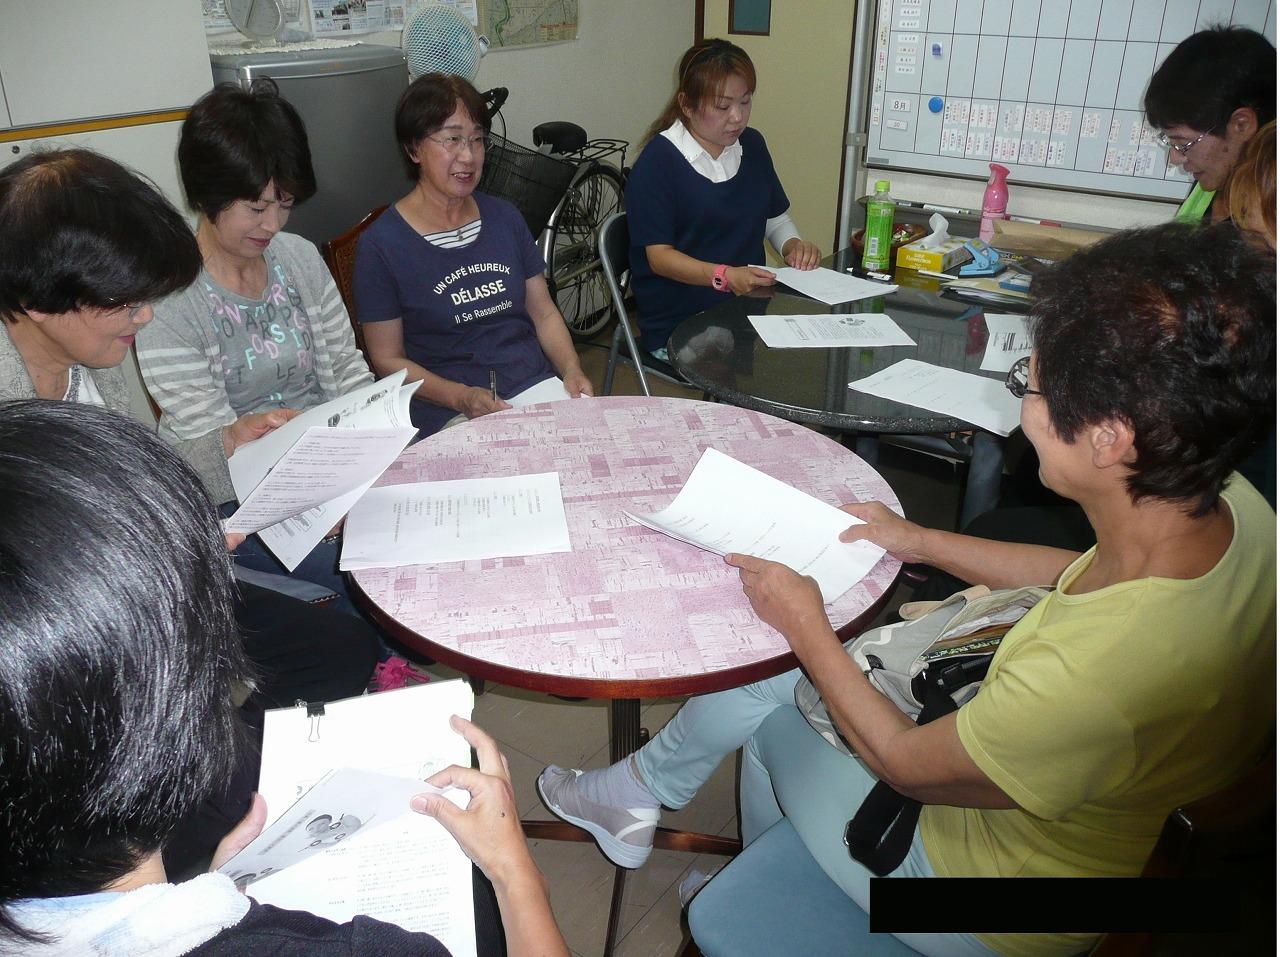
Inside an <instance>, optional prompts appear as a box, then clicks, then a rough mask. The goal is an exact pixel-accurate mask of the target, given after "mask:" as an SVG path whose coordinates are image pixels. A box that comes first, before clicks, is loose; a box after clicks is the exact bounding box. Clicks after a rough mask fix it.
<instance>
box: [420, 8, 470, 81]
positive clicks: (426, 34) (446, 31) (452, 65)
mask: <svg viewBox="0 0 1280 957" xmlns="http://www.w3.org/2000/svg"><path fill="white" fill-rule="evenodd" d="M400 46H401V48H402V49H403V50H404V55H405V59H406V60H407V61H408V63H409V75H410V76H411V77H413V78H414V79H417V78H418V77H420V76H422V75H423V74H424V73H455V74H457V75H458V76H462V77H465V78H466V79H467V80H469V81H471V80H475V78H476V73H477V72H478V71H479V69H480V58H481V57H482V56H484V55H485V52H486V51H487V50H488V49H489V41H488V40H486V39H485V38H484V37H482V36H480V35H478V34H477V33H476V31H475V29H474V28H473V27H472V26H471V24H470V23H469V22H468V21H467V18H466V17H464V16H463V15H462V14H461V13H459V12H458V10H457V9H456V8H454V7H449V6H445V5H444V4H442V3H432V4H428V5H426V6H424V7H422V8H420V9H419V10H418V11H417V12H416V13H415V14H414V15H413V16H412V17H410V18H409V22H408V23H406V24H405V25H404V33H403V34H401V38H400Z"/></svg>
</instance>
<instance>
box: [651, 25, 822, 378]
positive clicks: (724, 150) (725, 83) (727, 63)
mask: <svg viewBox="0 0 1280 957" xmlns="http://www.w3.org/2000/svg"><path fill="white" fill-rule="evenodd" d="M755 89H756V70H755V67H754V66H753V65H752V63H751V58H750V57H749V56H747V54H746V52H745V51H744V50H743V49H742V48H741V47H738V46H735V45H734V44H732V43H729V42H728V41H727V40H703V41H701V42H699V43H695V44H694V45H693V46H692V47H690V48H689V49H688V50H687V51H686V52H685V54H684V56H683V57H681V58H680V82H679V84H678V86H677V88H676V91H675V93H674V94H673V95H672V97H671V101H670V102H669V103H668V104H667V107H666V109H665V110H663V111H662V115H661V116H659V117H658V119H657V120H656V121H655V122H654V124H653V126H651V127H650V128H649V132H648V134H647V135H646V139H647V140H648V145H647V146H645V148H644V151H643V152H642V153H641V154H640V158H639V159H638V160H637V161H636V165H635V168H634V169H633V170H632V171H631V176H630V178H629V179H628V180H627V194H626V200H627V223H628V227H629V230H630V233H631V275H632V277H633V279H634V283H635V291H636V301H637V302H638V304H639V307H640V344H641V346H642V347H643V348H644V349H646V350H647V351H648V352H650V353H651V354H653V355H656V356H657V357H658V358H659V359H662V360H664V361H665V360H666V358H667V356H666V346H667V339H668V338H669V337H670V335H671V333H672V331H673V330H674V329H675V327H676V326H678V325H680V323H681V322H683V321H684V320H685V319H687V318H689V317H690V316H692V315H695V314H696V313H699V312H702V311H703V310H704V309H708V308H710V307H711V306H713V305H715V304H716V303H717V302H719V301H720V296H721V294H722V293H734V294H737V295H743V294H744V293H748V292H750V291H751V290H752V289H754V288H756V287H757V286H768V285H771V284H772V283H773V281H774V275H773V273H771V272H769V270H767V269H760V268H758V267H754V266H752V265H751V264H752V263H762V262H764V243H763V240H764V239H766V238H767V239H768V240H769V243H770V244H771V245H772V246H773V248H774V249H776V250H777V251H778V253H779V254H780V255H781V256H782V258H783V259H784V260H785V261H786V263H787V265H788V266H794V267H795V268H797V269H813V268H814V267H816V266H817V265H818V262H819V260H820V259H821V258H822V253H821V252H820V251H819V250H818V247H817V246H815V245H814V244H813V243H810V242H806V241H805V240H803V239H801V238H800V233H799V232H798V231H797V229H796V226H795V223H794V222H792V220H791V217H790V216H789V215H788V213H787V210H788V208H789V207H790V205H791V204H790V202H789V201H788V199H787V194H786V193H785V192H783V189H782V183H781V182H779V180H778V174H777V173H775V172H774V169H773V159H772V158H771V157H770V156H769V149H768V147H766V146H765V144H764V137H763V136H761V135H760V134H759V133H758V132H757V131H756V130H753V129H751V128H749V127H748V126H747V121H748V120H749V119H750V118H751V97H752V95H753V94H754V93H755Z"/></svg>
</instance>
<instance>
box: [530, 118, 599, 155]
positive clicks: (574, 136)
mask: <svg viewBox="0 0 1280 957" xmlns="http://www.w3.org/2000/svg"><path fill="white" fill-rule="evenodd" d="M533 145H534V146H544V145H545V146H549V147H550V148H551V152H552V153H576V152H577V151H578V150H580V149H582V148H583V147H584V146H586V145H587V131H586V130H584V129H583V128H582V127H581V126H579V125H578V124H577V123H567V122H565V121H564V120H552V121H551V122H549V123H539V124H538V125H537V126H535V127H534V128H533Z"/></svg>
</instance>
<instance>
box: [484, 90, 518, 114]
mask: <svg viewBox="0 0 1280 957" xmlns="http://www.w3.org/2000/svg"><path fill="white" fill-rule="evenodd" d="M510 95H511V91H510V90H508V89H507V88H506V87H505V86H495V87H494V88H493V89H492V90H485V91H484V92H483V93H481V94H480V97H481V99H483V100H484V102H485V104H486V105H487V106H488V107H489V118H490V119H492V118H493V115H494V114H495V113H497V112H498V111H499V110H500V109H502V104H504V103H506V102H507V97H508V96H510Z"/></svg>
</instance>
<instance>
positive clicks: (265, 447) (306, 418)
mask: <svg viewBox="0 0 1280 957" xmlns="http://www.w3.org/2000/svg"><path fill="white" fill-rule="evenodd" d="M404 379H405V373H404V370H401V371H399V372H395V373H392V374H391V375H389V376H387V377H386V378H385V379H380V380H378V381H377V382H370V383H368V384H367V385H363V386H361V387H360V388H358V389H353V390H352V391H351V392H348V393H347V394H346V395H343V396H339V397H338V398H336V399H333V400H332V401H329V402H325V403H324V404H322V405H318V406H316V407H315V408H312V409H308V410H307V411H306V412H303V413H302V414H301V415H299V416H296V417H295V418H293V419H290V420H289V421H288V422H286V423H285V424H284V425H282V426H280V428H278V429H275V430H273V431H271V432H268V433H267V434H266V435H264V436H263V437H262V438H260V439H257V440H256V441H253V442H249V443H248V444H246V445H242V446H241V447H240V448H238V449H236V452H235V454H234V455H232V456H231V458H230V459H229V460H228V461H227V468H228V470H229V471H230V473H231V484H232V485H233V486H234V487H235V490H236V496H237V498H239V499H240V501H241V502H242V503H244V502H246V501H248V499H249V497H250V495H252V493H253V492H254V491H255V490H256V489H257V487H258V486H259V485H260V484H261V483H262V482H263V481H264V480H265V479H266V478H267V475H268V473H270V472H271V470H272V469H274V468H275V467H276V465H277V464H278V463H279V462H280V461H281V459H283V458H284V456H285V454H286V453H288V452H289V450H290V449H292V448H293V446H294V445H296V444H297V443H298V442H299V441H300V440H302V438H303V437H304V436H305V435H306V434H307V432H308V430H310V429H312V428H316V427H327V428H335V429H336V428H342V429H378V430H385V429H404V430H410V431H409V434H408V438H406V439H405V442H404V444H402V445H401V448H403V447H404V445H406V444H408V442H409V439H411V438H412V437H413V432H412V429H413V422H412V421H411V420H410V418H409V400H410V398H411V397H412V396H413V393H414V392H415V391H416V390H417V383H409V384H405V381H404ZM394 458H395V456H392V459H393V460H394ZM388 464H390V463H388ZM385 468H386V466H383V469H385ZM383 469H379V470H378V471H376V472H371V474H369V475H368V476H367V478H366V479H365V481H363V482H362V483H360V484H358V485H356V486H352V487H351V488H350V489H349V490H347V491H345V492H342V493H335V495H334V496H331V497H330V498H329V499H328V500H327V501H325V502H323V503H322V504H319V505H317V506H315V507H314V508H310V509H307V510H306V511H304V512H301V513H295V514H294V515H293V516H292V517H289V518H286V519H284V520H283V521H278V522H276V523H275V524H272V525H268V526H266V527H262V528H260V529H259V530H258V537H259V538H260V539H262V543H263V544H264V545H266V546H267V548H269V549H271V552H272V554H274V555H275V556H276V558H278V559H280V561H281V563H282V564H283V565H284V566H285V568H287V569H288V570H289V571H293V570H294V569H295V568H297V567H298V565H299V563H301V561H302V560H303V559H304V558H306V557H307V555H308V554H310V552H311V550H312V549H313V548H315V547H316V545H317V544H318V543H319V541H320V540H321V539H322V538H324V537H325V535H327V534H329V531H330V529H332V528H333V527H334V526H335V525H337V524H338V522H340V521H341V520H342V517H343V516H344V515H346V514H347V511H348V509H350V508H351V506H352V505H354V504H355V503H356V502H357V501H358V500H359V499H360V496H361V495H362V494H363V493H364V490H365V489H367V488H368V487H369V486H370V485H372V484H373V482H374V481H375V480H376V479H377V478H378V476H379V475H381V474H382V471H383ZM246 520H247V516H246ZM249 524H252V523H249ZM227 530H228V531H237V530H238V529H233V528H231V527H230V526H228V528H227Z"/></svg>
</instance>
